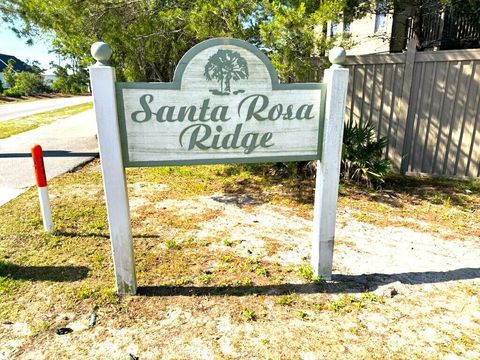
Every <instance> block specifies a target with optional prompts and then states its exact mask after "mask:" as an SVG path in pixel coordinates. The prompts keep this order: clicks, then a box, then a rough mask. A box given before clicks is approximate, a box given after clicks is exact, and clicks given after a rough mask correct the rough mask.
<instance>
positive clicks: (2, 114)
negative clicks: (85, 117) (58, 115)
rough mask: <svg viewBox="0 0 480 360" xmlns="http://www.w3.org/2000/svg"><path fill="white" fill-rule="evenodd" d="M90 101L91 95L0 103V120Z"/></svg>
mask: <svg viewBox="0 0 480 360" xmlns="http://www.w3.org/2000/svg"><path fill="white" fill-rule="evenodd" d="M90 101H92V97H91V96H75V97H68V98H57V99H46V100H38V101H27V102H15V103H12V104H2V105H0V121H5V120H10V119H16V118H19V117H23V116H28V115H32V114H36V113H40V112H45V111H50V110H55V109H61V108H64V107H67V106H72V105H78V104H83V103H86V102H90Z"/></svg>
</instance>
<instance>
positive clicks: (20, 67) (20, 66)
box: [0, 54, 32, 88]
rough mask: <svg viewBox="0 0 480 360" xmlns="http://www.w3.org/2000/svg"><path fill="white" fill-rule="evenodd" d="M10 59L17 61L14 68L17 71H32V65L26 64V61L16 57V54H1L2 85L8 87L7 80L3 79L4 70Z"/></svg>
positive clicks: (0, 74)
mask: <svg viewBox="0 0 480 360" xmlns="http://www.w3.org/2000/svg"><path fill="white" fill-rule="evenodd" d="M10 59H13V60H14V61H15V63H14V64H13V70H15V71H16V72H20V71H32V68H31V67H30V65H28V64H26V63H25V62H23V61H22V60H20V59H18V58H16V57H15V56H13V55H6V54H0V80H1V81H2V85H3V87H4V88H8V85H7V84H5V81H3V72H4V70H5V68H6V67H7V65H8V61H9V60H10Z"/></svg>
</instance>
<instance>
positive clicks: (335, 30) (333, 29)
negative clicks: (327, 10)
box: [330, 21, 338, 36]
mask: <svg viewBox="0 0 480 360" xmlns="http://www.w3.org/2000/svg"><path fill="white" fill-rule="evenodd" d="M337 33H338V24H337V23H336V22H334V21H332V23H331V24H330V36H335V35H337Z"/></svg>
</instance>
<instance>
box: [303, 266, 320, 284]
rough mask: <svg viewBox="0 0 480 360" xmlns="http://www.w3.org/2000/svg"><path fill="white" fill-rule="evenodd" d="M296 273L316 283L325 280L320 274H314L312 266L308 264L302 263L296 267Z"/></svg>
mask: <svg viewBox="0 0 480 360" xmlns="http://www.w3.org/2000/svg"><path fill="white" fill-rule="evenodd" d="M298 274H299V275H300V276H301V277H303V278H304V279H305V280H308V281H311V282H313V283H315V284H317V285H320V286H322V285H324V284H325V280H324V279H323V278H322V277H321V276H316V275H314V273H313V268H312V267H311V266H310V265H306V264H302V265H300V267H299V268H298Z"/></svg>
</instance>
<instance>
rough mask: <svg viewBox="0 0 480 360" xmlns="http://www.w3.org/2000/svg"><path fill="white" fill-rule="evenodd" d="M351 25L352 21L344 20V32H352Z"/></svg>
mask: <svg viewBox="0 0 480 360" xmlns="http://www.w3.org/2000/svg"><path fill="white" fill-rule="evenodd" d="M350 25H352V23H351V22H344V23H343V32H344V33H345V34H350Z"/></svg>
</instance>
